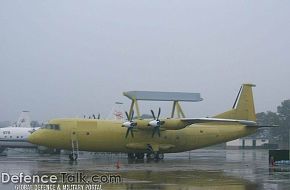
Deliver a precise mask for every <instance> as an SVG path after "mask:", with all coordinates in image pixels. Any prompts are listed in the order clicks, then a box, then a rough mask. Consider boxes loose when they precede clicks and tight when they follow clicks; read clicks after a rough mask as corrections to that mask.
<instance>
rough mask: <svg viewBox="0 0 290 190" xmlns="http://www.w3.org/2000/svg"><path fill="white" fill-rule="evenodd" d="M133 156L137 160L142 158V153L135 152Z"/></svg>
mask: <svg viewBox="0 0 290 190" xmlns="http://www.w3.org/2000/svg"><path fill="white" fill-rule="evenodd" d="M135 157H136V159H138V160H143V159H144V153H135Z"/></svg>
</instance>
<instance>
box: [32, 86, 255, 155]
mask: <svg viewBox="0 0 290 190" xmlns="http://www.w3.org/2000/svg"><path fill="white" fill-rule="evenodd" d="M252 86H253V85H250V84H244V85H243V89H242V91H241V93H240V98H239V100H238V102H237V106H236V108H234V109H231V110H230V111H227V112H224V113H222V114H219V115H217V116H215V117H216V118H226V119H239V120H251V121H255V120H256V117H255V110H254V103H253V95H252V89H251V87H252ZM149 121H150V120H138V119H137V120H136V122H137V125H138V123H139V125H140V126H142V127H140V128H137V129H134V138H133V137H131V135H129V136H128V138H125V134H126V130H127V128H126V127H122V122H121V121H112V120H97V119H79V118H72V119H53V120H51V121H49V124H57V125H59V126H60V129H59V130H52V129H46V128H43V129H39V130H37V131H36V132H34V133H33V134H32V135H31V136H30V137H29V139H28V140H29V141H30V142H31V143H34V144H38V145H42V146H47V147H49V148H59V149H68V150H71V149H72V139H73V138H75V139H77V141H78V146H79V150H83V151H94V152H126V153H128V152H146V151H147V148H148V145H150V146H151V147H152V148H153V150H154V151H159V152H163V153H169V152H183V151H188V150H194V149H198V148H202V147H206V146H210V145H214V144H219V143H222V142H227V141H230V140H233V139H237V138H240V137H244V136H247V135H249V134H252V133H255V132H256V130H257V127H254V126H251V127H248V126H245V125H243V124H240V123H238V122H219V121H215V122H208V123H197V124H188V123H186V122H182V121H181V120H180V119H165V120H163V121H165V124H166V125H167V126H173V127H172V128H171V129H173V130H170V129H168V128H167V129H166V128H162V127H161V136H160V137H159V136H157V135H156V136H154V137H152V128H150V127H149V126H147V124H148V123H149ZM175 125H176V126H175Z"/></svg>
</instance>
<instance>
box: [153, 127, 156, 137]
mask: <svg viewBox="0 0 290 190" xmlns="http://www.w3.org/2000/svg"><path fill="white" fill-rule="evenodd" d="M155 132H156V127H154V129H153V132H152V138H153V137H154V135H155Z"/></svg>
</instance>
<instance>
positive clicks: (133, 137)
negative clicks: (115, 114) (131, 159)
mask: <svg viewBox="0 0 290 190" xmlns="http://www.w3.org/2000/svg"><path fill="white" fill-rule="evenodd" d="M130 131H131V136H132V138H134V134H133V128H132V129H130Z"/></svg>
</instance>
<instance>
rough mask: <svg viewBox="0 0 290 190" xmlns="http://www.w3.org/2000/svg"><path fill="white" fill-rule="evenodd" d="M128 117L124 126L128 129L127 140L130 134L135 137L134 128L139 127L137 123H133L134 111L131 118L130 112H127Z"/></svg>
mask: <svg viewBox="0 0 290 190" xmlns="http://www.w3.org/2000/svg"><path fill="white" fill-rule="evenodd" d="M125 113H126V116H127V121H126V122H124V123H123V124H122V127H127V132H126V136H125V137H126V138H127V137H128V135H129V133H131V136H132V137H134V134H133V128H134V127H135V126H137V123H136V122H134V121H133V117H134V111H133V110H132V113H131V116H129V114H128V112H125Z"/></svg>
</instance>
